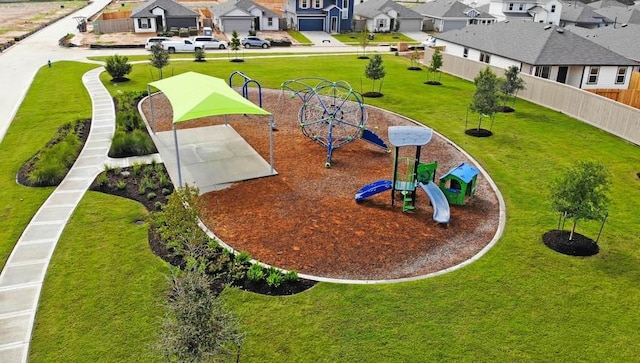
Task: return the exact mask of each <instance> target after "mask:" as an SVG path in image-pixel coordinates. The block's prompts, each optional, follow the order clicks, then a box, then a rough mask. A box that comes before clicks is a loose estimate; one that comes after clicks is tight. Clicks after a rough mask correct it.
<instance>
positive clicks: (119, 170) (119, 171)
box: [113, 166, 122, 175]
mask: <svg viewBox="0 0 640 363" xmlns="http://www.w3.org/2000/svg"><path fill="white" fill-rule="evenodd" d="M113 172H114V173H116V175H120V174H121V173H122V167H120V166H116V167H115V168H113Z"/></svg>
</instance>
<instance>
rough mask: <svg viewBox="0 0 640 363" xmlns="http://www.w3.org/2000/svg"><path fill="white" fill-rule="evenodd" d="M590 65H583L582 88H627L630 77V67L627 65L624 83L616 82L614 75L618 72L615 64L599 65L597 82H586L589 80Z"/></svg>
mask: <svg viewBox="0 0 640 363" xmlns="http://www.w3.org/2000/svg"><path fill="white" fill-rule="evenodd" d="M590 69H591V67H589V66H586V67H584V73H583V77H582V88H583V89H593V88H618V89H627V88H629V80H630V78H631V67H627V73H626V76H625V77H624V83H622V84H616V76H617V74H618V67H617V66H600V72H599V74H598V82H597V83H596V84H587V81H588V80H589V71H590Z"/></svg>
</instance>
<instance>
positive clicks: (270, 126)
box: [269, 115, 274, 175]
mask: <svg viewBox="0 0 640 363" xmlns="http://www.w3.org/2000/svg"><path fill="white" fill-rule="evenodd" d="M269 159H270V160H269V163H270V164H271V175H273V159H274V157H273V115H271V116H270V117H269Z"/></svg>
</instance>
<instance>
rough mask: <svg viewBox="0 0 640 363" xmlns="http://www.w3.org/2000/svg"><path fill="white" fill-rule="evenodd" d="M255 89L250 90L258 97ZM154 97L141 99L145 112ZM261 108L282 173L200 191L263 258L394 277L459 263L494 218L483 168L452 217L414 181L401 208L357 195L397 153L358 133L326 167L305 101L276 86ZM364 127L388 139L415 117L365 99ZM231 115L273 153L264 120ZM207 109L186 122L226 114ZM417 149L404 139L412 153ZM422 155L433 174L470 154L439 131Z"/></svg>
mask: <svg viewBox="0 0 640 363" xmlns="http://www.w3.org/2000/svg"><path fill="white" fill-rule="evenodd" d="M253 96H254V95H252V97H253ZM153 105H154V115H155V123H156V131H163V130H170V128H171V124H170V120H171V108H170V106H169V104H168V102H167V100H166V99H165V98H164V96H162V95H160V96H154V100H153ZM148 107H149V106H148V102H145V104H144V105H143V109H144V110H145V114H146V115H147V119H149V109H148ZM263 108H265V109H267V110H269V111H270V112H272V113H273V114H274V116H275V120H276V123H277V126H278V131H276V132H275V168H276V170H277V171H278V173H279V174H278V175H277V176H272V177H266V178H261V179H255V180H248V181H244V182H240V183H235V184H233V185H232V186H231V187H230V188H227V189H224V190H222V191H218V192H210V193H207V194H205V195H203V196H202V198H203V200H204V202H205V203H206V205H208V207H209V208H208V211H209V214H208V215H207V216H203V221H204V222H205V224H206V225H207V226H208V227H209V228H210V229H211V230H212V231H213V232H214V233H215V234H216V235H217V236H218V237H219V238H220V239H221V240H223V241H224V242H225V243H227V244H228V245H230V246H232V247H233V248H235V249H236V250H240V251H247V252H249V253H250V254H251V256H252V257H253V258H255V259H258V260H260V261H261V262H264V263H267V264H271V265H275V266H278V267H280V268H284V269H288V270H296V271H298V272H299V273H303V274H309V275H315V276H322V277H331V278H344V279H363V280H364V279H366V280H372V279H397V278H404V277H411V276H419V275H424V274H427V273H430V272H435V271H439V270H442V269H444V268H447V267H451V266H454V265H456V264H459V263H461V262H463V261H465V260H467V259H469V258H470V257H472V256H473V255H475V254H476V253H478V252H479V251H480V250H481V249H482V248H483V247H484V246H486V245H487V244H488V243H489V242H490V240H491V239H492V238H493V236H494V234H495V232H496V230H497V227H498V219H499V218H498V216H499V207H498V200H497V197H496V195H495V193H494V191H493V190H492V189H491V187H490V186H489V184H488V182H487V181H486V180H485V178H484V177H483V176H479V177H478V187H477V193H476V195H475V196H474V197H473V198H472V199H471V200H470V201H469V202H468V203H467V204H465V205H464V206H451V223H450V224H449V226H448V227H443V226H441V225H438V224H437V223H435V222H434V221H433V219H432V215H433V210H432V208H431V206H430V205H429V201H428V198H427V196H426V194H424V193H423V192H422V191H420V190H419V191H418V197H417V198H416V199H417V200H416V206H417V208H416V210H415V211H414V212H409V213H403V212H402V205H401V200H402V199H401V196H399V197H398V198H397V202H396V205H395V206H394V207H391V203H390V200H391V197H390V192H385V193H383V194H379V195H377V196H374V197H372V198H371V199H370V200H367V201H365V202H363V203H360V204H358V203H356V202H355V201H354V195H355V193H356V191H358V189H360V187H362V186H364V185H366V184H368V183H371V182H373V181H376V180H380V179H391V173H392V163H393V154H392V153H387V152H385V151H384V150H381V149H378V148H376V147H374V146H372V145H370V144H368V143H366V142H364V141H361V140H357V141H355V142H352V143H350V144H348V145H346V146H344V147H342V148H340V149H337V150H336V151H335V152H334V154H333V158H332V167H331V168H330V169H326V168H325V167H324V162H325V158H326V150H325V149H324V148H322V147H321V146H320V145H318V144H316V143H314V142H313V141H311V140H310V139H308V138H307V137H305V136H304V135H303V134H302V132H301V131H300V129H299V127H298V122H297V114H298V109H299V108H300V101H299V100H298V99H297V98H295V99H290V98H289V97H288V94H287V95H282V94H281V93H280V91H264V95H263ZM367 110H368V115H369V121H368V128H369V129H371V130H373V131H374V132H376V133H377V134H378V135H379V136H381V137H382V138H383V139H384V140H388V137H387V127H388V126H391V125H413V124H412V123H411V121H409V120H407V119H404V118H402V117H400V116H397V115H394V114H391V113H388V112H385V111H380V110H376V109H373V108H367ZM228 121H229V123H230V124H231V125H232V126H233V127H234V128H235V129H236V130H237V131H238V133H240V134H241V135H242V136H243V137H244V138H245V139H246V140H247V142H248V143H249V144H251V146H253V148H254V149H256V151H258V152H259V153H260V154H261V155H262V156H263V157H264V158H265V160H267V161H268V160H269V133H268V120H267V119H266V118H264V117H255V116H229V117H228ZM223 122H224V120H223V119H222V118H220V117H210V118H204V119H199V120H197V121H189V122H184V123H182V124H180V128H191V127H200V126H205V125H212V124H220V123H223ZM414 153H415V149H414V148H412V147H409V148H402V149H401V154H404V155H412V154H414ZM420 160H421V162H425V163H428V162H433V161H435V160H437V161H438V165H439V166H438V170H437V176H438V177H439V176H441V175H442V174H444V173H445V172H447V171H448V170H449V169H451V168H452V167H455V166H457V165H458V164H460V163H462V162H465V161H469V160H468V159H467V158H466V157H465V156H464V155H463V154H462V153H460V152H459V151H458V150H457V149H456V148H455V147H453V146H452V145H451V144H450V143H449V142H447V141H446V140H443V139H442V138H440V137H438V136H437V135H434V138H433V140H432V142H431V143H430V144H428V145H427V146H425V147H423V148H422V153H421V159H420Z"/></svg>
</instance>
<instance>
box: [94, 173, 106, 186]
mask: <svg viewBox="0 0 640 363" xmlns="http://www.w3.org/2000/svg"><path fill="white" fill-rule="evenodd" d="M96 181H97V182H98V185H99V186H101V187H103V186H105V185H107V181H109V179H108V178H107V174H105V173H100V175H98V177H97V178H96Z"/></svg>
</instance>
